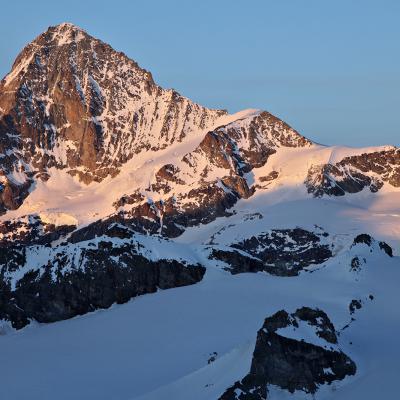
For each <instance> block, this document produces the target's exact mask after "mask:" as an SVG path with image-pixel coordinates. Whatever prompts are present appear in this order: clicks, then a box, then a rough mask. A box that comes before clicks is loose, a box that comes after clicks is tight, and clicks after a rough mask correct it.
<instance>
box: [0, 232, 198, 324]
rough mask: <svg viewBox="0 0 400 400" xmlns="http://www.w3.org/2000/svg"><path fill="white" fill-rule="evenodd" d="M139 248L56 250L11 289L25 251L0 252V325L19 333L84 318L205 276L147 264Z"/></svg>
mask: <svg viewBox="0 0 400 400" xmlns="http://www.w3.org/2000/svg"><path fill="white" fill-rule="evenodd" d="M137 250H138V248H137V246H134V245H132V243H130V242H126V243H125V244H123V245H120V246H116V245H115V244H114V243H113V242H112V241H106V240H103V241H100V242H99V243H98V244H97V245H96V244H94V243H93V244H92V246H87V247H84V248H81V249H80V251H75V252H72V251H71V249H70V247H68V246H66V247H62V246H61V247H59V248H56V249H55V250H54V253H55V254H54V256H53V257H52V258H51V260H49V262H48V264H46V265H43V266H42V267H41V268H39V269H34V270H29V269H28V271H27V272H26V273H25V274H24V275H23V277H22V278H21V279H19V280H18V281H17V282H16V283H15V285H14V286H15V287H12V286H11V284H10V281H9V280H8V279H7V276H8V273H9V272H12V270H16V269H18V268H20V267H23V266H24V264H25V262H26V259H25V253H24V249H21V248H12V249H7V250H6V253H7V254H5V253H4V252H1V253H0V254H1V256H0V262H1V263H2V264H3V267H1V269H0V300H1V301H0V320H1V319H4V320H8V321H11V324H12V326H13V327H14V328H16V329H20V328H23V327H24V326H26V325H27V324H29V321H30V320H31V319H32V320H36V321H38V322H54V321H60V320H63V319H67V318H71V317H74V316H76V315H81V314H85V313H87V312H90V311H94V310H96V309H99V308H108V307H110V306H111V305H112V304H113V303H119V304H120V303H124V302H127V301H128V300H130V299H131V298H132V297H135V296H139V295H142V294H145V293H153V292H156V291H157V290H158V289H168V288H174V287H179V286H185V285H191V284H194V283H197V282H199V281H200V280H201V279H202V278H203V275H204V273H205V268H204V267H202V266H200V265H186V264H185V263H183V262H179V261H176V260H165V259H159V260H150V259H147V258H146V257H144V256H143V255H141V254H139V253H138V251H137Z"/></svg>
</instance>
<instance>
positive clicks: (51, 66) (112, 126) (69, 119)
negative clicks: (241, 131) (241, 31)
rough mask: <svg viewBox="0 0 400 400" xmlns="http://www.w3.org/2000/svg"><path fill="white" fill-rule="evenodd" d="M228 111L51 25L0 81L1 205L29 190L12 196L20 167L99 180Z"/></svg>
mask: <svg viewBox="0 0 400 400" xmlns="http://www.w3.org/2000/svg"><path fill="white" fill-rule="evenodd" d="M225 113H226V112H225V111H222V110H210V109H207V108H204V107H201V106H199V105H197V104H195V103H193V102H191V101H190V100H188V99H186V98H184V97H182V96H180V95H179V94H178V93H176V92H174V91H173V90H163V89H162V88H160V87H159V86H157V85H156V84H155V83H154V81H153V79H152V76H151V74H150V73H149V72H148V71H146V70H144V69H142V68H140V67H139V66H138V65H137V64H136V63H135V62H134V61H132V60H130V59H129V58H128V57H126V56H125V55H124V54H123V53H120V52H117V51H115V50H113V49H112V48H111V47H110V46H108V45H107V44H105V43H103V42H101V41H100V40H97V39H95V38H93V37H91V36H89V35H88V34H87V33H86V32H84V31H83V30H81V29H79V28H77V27H75V26H73V25H70V24H61V25H58V26H55V27H50V28H49V29H48V30H47V31H46V32H45V33H43V34H41V35H40V36H39V37H37V38H36V39H35V40H34V41H33V42H32V43H30V44H29V45H27V46H26V47H25V48H24V50H23V51H22V52H21V53H20V55H19V56H18V57H17V59H16V60H15V62H14V65H13V67H12V70H11V72H10V73H9V74H8V75H7V76H6V77H5V78H4V79H3V80H2V81H1V83H0V151H1V152H2V153H5V156H4V157H3V158H1V160H0V170H1V171H2V172H3V175H4V179H3V180H4V182H5V184H4V185H3V186H5V187H9V189H4V190H6V193H5V194H4V195H3V196H1V199H2V203H1V205H2V207H3V209H5V208H16V207H18V206H19V205H20V203H21V202H22V200H23V198H24V197H26V195H27V190H22V189H21V190H20V192H21V193H20V197H21V200H20V201H19V200H18V199H17V200H14V201H13V202H11V201H10V199H9V197H10V194H9V192H10V191H11V192H13V193H14V192H16V191H18V190H17V189H16V188H15V186H16V184H15V182H13V181H12V178H10V174H12V173H13V171H15V169H16V168H18V169H19V170H20V171H19V172H20V173H21V174H22V175H21V176H22V177H23V178H24V182H23V183H24V184H26V185H27V186H29V185H30V183H31V182H32V181H31V180H30V177H32V176H36V177H44V176H46V174H45V172H46V170H47V168H49V167H52V166H56V167H57V168H67V170H68V172H69V173H70V174H71V175H77V176H78V177H79V178H80V179H81V180H82V181H84V182H86V183H90V182H91V181H93V180H95V181H100V180H102V179H103V178H105V177H106V176H108V175H111V176H114V175H115V174H117V173H118V170H119V167H120V166H121V165H122V164H123V163H125V162H126V161H127V160H129V159H131V158H132V157H133V156H134V155H135V154H137V153H138V152H140V151H144V150H149V149H152V150H157V149H162V148H165V147H167V146H168V145H170V144H171V143H174V142H176V141H181V140H182V139H183V138H184V137H186V136H187V135H190V134H191V133H192V132H194V131H199V130H203V129H207V127H208V126H211V125H213V123H214V122H215V120H216V119H218V118H219V117H220V116H222V115H224V114H225ZM20 183H21V182H18V184H20ZM24 188H25V187H24ZM11 196H12V197H17V196H18V194H17V195H11Z"/></svg>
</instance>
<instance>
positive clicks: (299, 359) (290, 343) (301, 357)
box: [219, 307, 356, 400]
mask: <svg viewBox="0 0 400 400" xmlns="http://www.w3.org/2000/svg"><path fill="white" fill-rule="evenodd" d="M300 321H303V322H305V323H307V324H308V325H309V326H311V327H312V328H315V333H316V335H317V336H319V337H320V338H321V339H323V340H325V341H326V343H327V346H324V347H322V346H320V345H316V344H313V343H309V342H306V341H304V340H296V339H292V338H289V337H285V336H284V334H280V329H284V328H288V327H292V328H293V329H299V330H300V331H299V332H301V326H299V324H300ZM336 342H337V336H336V333H335V330H334V327H333V325H332V323H331V321H330V320H329V318H328V316H327V315H326V314H325V313H324V312H323V311H321V310H318V309H311V308H308V307H302V308H300V309H298V310H297V311H296V312H295V313H293V314H288V313H287V312H286V311H284V310H281V311H278V312H277V313H276V314H274V315H273V316H272V317H269V318H267V319H266V320H265V321H264V324H263V326H262V328H261V329H260V330H259V331H258V334H257V341H256V345H255V349H254V353H253V359H252V363H251V367H250V371H249V373H248V374H247V375H246V376H245V377H244V378H243V379H242V380H241V381H238V382H236V383H235V384H234V385H233V386H232V387H230V388H228V389H227V390H226V391H225V393H224V394H223V395H222V396H221V397H220V398H219V399H220V400H265V399H267V398H268V386H269V385H274V386H277V387H280V388H281V389H283V390H287V391H289V392H290V393H294V392H295V391H296V390H301V391H304V392H306V393H312V394H313V393H315V392H316V391H317V390H318V387H319V386H320V385H323V384H330V383H331V382H333V381H335V380H342V379H344V378H345V377H346V376H350V375H354V374H355V373H356V365H355V363H354V362H353V361H352V360H351V359H350V358H349V357H348V356H347V355H346V354H344V353H343V352H341V351H339V350H335V349H333V348H332V346H330V344H335V343H336Z"/></svg>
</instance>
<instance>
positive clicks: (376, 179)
mask: <svg viewBox="0 0 400 400" xmlns="http://www.w3.org/2000/svg"><path fill="white" fill-rule="evenodd" d="M384 183H388V184H390V185H392V186H394V187H400V149H396V148H389V149H387V150H384V151H376V152H370V153H363V154H360V155H355V156H349V157H344V158H343V159H342V160H341V161H339V162H336V163H333V164H331V163H329V164H323V165H314V166H312V167H311V168H310V169H309V171H308V174H307V178H306V180H305V184H306V187H307V190H308V192H309V193H312V194H313V195H314V196H316V197H321V196H323V195H329V196H344V195H345V194H346V193H357V192H360V191H361V190H363V189H364V188H368V189H369V190H370V191H371V192H373V193H375V192H377V191H378V190H380V189H381V188H382V187H383V185H384Z"/></svg>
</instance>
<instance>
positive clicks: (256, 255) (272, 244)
mask: <svg viewBox="0 0 400 400" xmlns="http://www.w3.org/2000/svg"><path fill="white" fill-rule="evenodd" d="M326 236H327V233H322V234H320V233H318V234H316V233H313V232H309V231H306V230H304V229H301V228H295V229H274V230H271V231H269V232H267V233H263V234H260V235H257V236H252V237H251V238H249V239H245V240H243V241H242V242H239V243H233V244H231V245H230V247H231V249H227V248H223V249H219V248H214V249H213V250H212V252H211V255H210V257H211V258H213V259H217V260H220V261H223V262H225V263H227V264H228V265H229V267H228V270H229V271H230V272H231V273H232V274H238V273H242V272H257V271H266V272H268V273H270V274H273V275H280V276H295V275H298V273H299V272H300V271H301V270H302V269H304V268H306V267H308V266H309V265H311V264H321V263H323V262H325V261H326V260H328V259H329V258H330V257H332V251H331V249H330V248H329V245H327V244H323V243H321V237H326Z"/></svg>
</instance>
